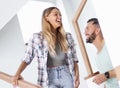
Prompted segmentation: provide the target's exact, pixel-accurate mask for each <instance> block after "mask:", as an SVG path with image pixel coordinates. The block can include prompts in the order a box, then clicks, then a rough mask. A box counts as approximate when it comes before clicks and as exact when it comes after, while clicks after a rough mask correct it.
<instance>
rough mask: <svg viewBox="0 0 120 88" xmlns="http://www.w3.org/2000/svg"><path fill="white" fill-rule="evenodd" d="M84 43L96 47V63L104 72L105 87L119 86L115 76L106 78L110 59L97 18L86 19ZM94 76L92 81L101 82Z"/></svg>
mask: <svg viewBox="0 0 120 88" xmlns="http://www.w3.org/2000/svg"><path fill="white" fill-rule="evenodd" d="M85 36H86V43H92V44H93V45H94V46H95V47H96V49H97V54H96V59H95V61H96V65H97V68H98V71H99V72H100V73H105V74H104V75H102V77H104V78H106V82H105V87H106V88H119V85H118V81H117V79H115V78H110V79H108V80H107V78H108V76H109V73H108V72H107V71H108V70H111V69H112V68H113V66H112V63H111V61H110V57H109V54H108V52H107V48H106V45H105V41H104V37H103V34H102V31H101V28H100V25H99V22H98V19H97V18H91V19H89V20H88V21H87V26H86V29H85ZM102 77H98V78H97V79H96V77H95V78H94V79H93V82H95V83H96V84H101V83H102V82H101V78H102Z"/></svg>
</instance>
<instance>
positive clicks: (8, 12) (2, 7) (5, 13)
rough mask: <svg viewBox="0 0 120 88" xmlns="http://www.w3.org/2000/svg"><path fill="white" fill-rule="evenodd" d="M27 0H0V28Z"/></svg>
mask: <svg viewBox="0 0 120 88" xmlns="http://www.w3.org/2000/svg"><path fill="white" fill-rule="evenodd" d="M27 1H28V0H1V1H0V29H2V27H4V25H5V24H6V23H7V22H8V21H9V20H10V19H12V17H13V16H15V14H16V13H17V11H18V10H19V9H20V8H21V7H22V6H23V5H24V4H25V3H26V2H27Z"/></svg>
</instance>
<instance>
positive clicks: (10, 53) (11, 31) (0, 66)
mask: <svg viewBox="0 0 120 88" xmlns="http://www.w3.org/2000/svg"><path fill="white" fill-rule="evenodd" d="M24 51H25V46H24V43H23V37H22V33H21V30H20V26H19V23H18V19H17V16H14V17H13V18H12V20H11V21H10V22H9V23H7V24H6V25H5V26H4V27H3V29H2V30H1V31H0V71H2V72H5V73H8V74H10V75H13V74H15V72H16V69H17V68H18V66H19V64H20V62H21V60H20V59H21V58H22V56H23V54H24ZM0 81H1V80H0ZM2 85H3V86H2ZM0 88H10V87H9V86H7V83H6V84H4V82H0Z"/></svg>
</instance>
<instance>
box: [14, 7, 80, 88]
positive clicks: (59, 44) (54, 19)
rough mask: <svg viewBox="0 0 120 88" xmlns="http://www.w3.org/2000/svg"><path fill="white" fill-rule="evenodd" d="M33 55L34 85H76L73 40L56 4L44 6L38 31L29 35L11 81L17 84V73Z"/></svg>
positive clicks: (66, 87)
mask: <svg viewBox="0 0 120 88" xmlns="http://www.w3.org/2000/svg"><path fill="white" fill-rule="evenodd" d="M34 57H37V59H38V85H40V86H42V87H43V88H78V86H79V83H80V82H79V70H78V64H77V63H78V59H77V56H76V50H75V44H74V40H73V38H72V35H71V34H70V33H65V31H64V29H63V25H62V18H61V13H60V11H59V9H58V8H56V7H49V8H47V9H45V10H44V12H43V17H42V31H41V32H40V33H34V34H33V36H32V37H31V38H30V41H29V43H28V48H27V50H26V53H25V56H24V58H23V62H22V63H21V65H20V67H19V68H18V70H17V72H16V74H15V75H14V77H13V85H17V80H18V79H19V78H20V74H21V73H22V71H23V70H24V69H25V68H26V66H27V65H28V64H30V63H31V61H32V60H33V59H34Z"/></svg>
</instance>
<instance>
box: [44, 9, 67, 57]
mask: <svg viewBox="0 0 120 88" xmlns="http://www.w3.org/2000/svg"><path fill="white" fill-rule="evenodd" d="M53 9H57V10H59V9H58V8H56V7H49V8H47V9H45V10H44V12H43V16H42V31H43V35H44V37H45V39H46V40H47V43H48V47H49V52H50V53H51V54H53V55H56V52H55V46H56V45H55V39H56V38H58V42H59V44H60V48H61V50H62V51H63V52H67V50H68V42H67V40H66V34H65V31H64V29H63V26H61V27H59V28H58V29H57V32H58V33H57V36H56V35H55V34H54V33H53V32H52V29H53V27H52V25H51V24H50V23H49V22H48V21H47V20H46V16H48V15H49V14H50V13H51V11H52V10H53Z"/></svg>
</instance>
